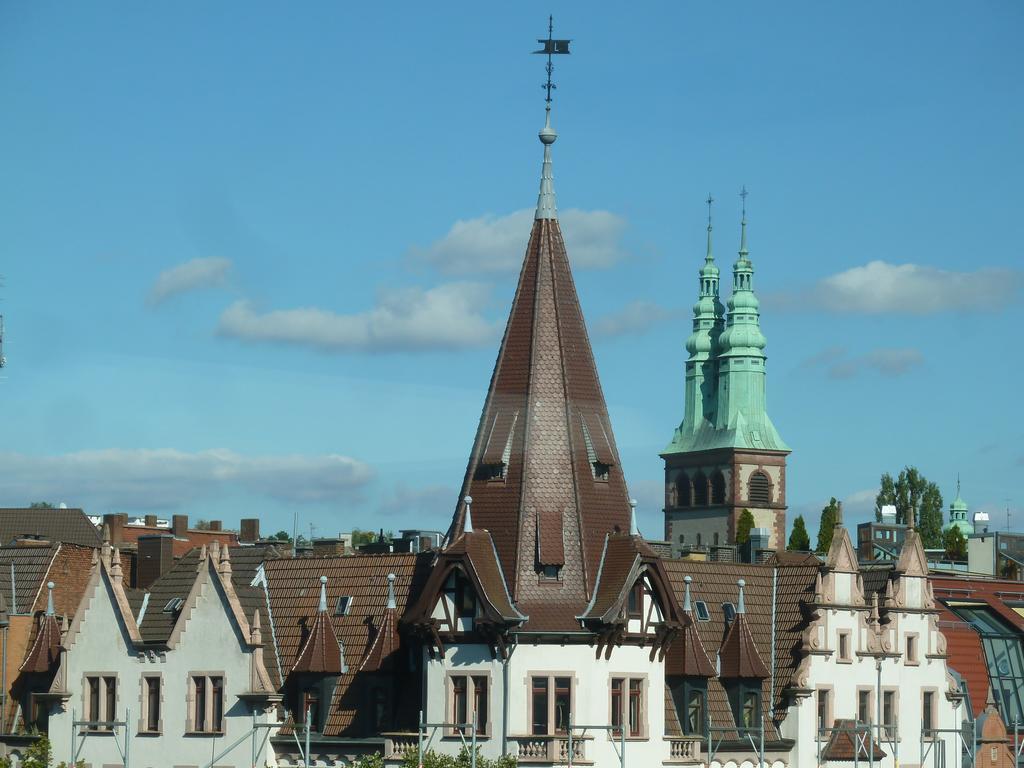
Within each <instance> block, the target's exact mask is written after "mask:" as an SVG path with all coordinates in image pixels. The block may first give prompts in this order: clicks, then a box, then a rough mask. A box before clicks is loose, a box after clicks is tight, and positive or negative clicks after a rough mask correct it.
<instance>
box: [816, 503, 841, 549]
mask: <svg viewBox="0 0 1024 768" xmlns="http://www.w3.org/2000/svg"><path fill="white" fill-rule="evenodd" d="M838 518H839V502H838V501H836V497H835V496H833V497H832V498H831V499H830V500H829V502H828V504H826V505H825V508H824V509H822V510H821V522H819V523H818V547H817V549H816V550H815V551H816V552H817V553H818V554H819V555H824V554H826V553H827V552H828V548H829V547H831V546H832V534H833V533H835V528H836V520H837V519H838Z"/></svg>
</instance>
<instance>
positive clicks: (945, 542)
mask: <svg viewBox="0 0 1024 768" xmlns="http://www.w3.org/2000/svg"><path fill="white" fill-rule="evenodd" d="M942 546H943V547H944V548H945V550H946V557H947V558H949V559H950V560H966V559H967V537H966V536H964V535H963V533H962V532H961V531H960V529H959V528H957V527H956V526H955V525H954V526H953V527H952V528H950V529H949V530H948V531H946V532H945V533H944V534H943V535H942Z"/></svg>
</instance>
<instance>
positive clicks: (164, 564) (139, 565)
mask: <svg viewBox="0 0 1024 768" xmlns="http://www.w3.org/2000/svg"><path fill="white" fill-rule="evenodd" d="M137 557H138V560H137V562H136V565H135V568H136V570H135V582H136V586H137V587H138V588H139V589H148V588H149V585H150V584H152V583H153V582H154V581H156V580H157V579H159V578H160V577H161V576H163V575H164V574H165V573H167V571H168V570H169V569H170V567H171V566H172V565H174V537H173V536H171V535H170V534H168V533H149V534H143V535H142V536H139V551H138V555H137Z"/></svg>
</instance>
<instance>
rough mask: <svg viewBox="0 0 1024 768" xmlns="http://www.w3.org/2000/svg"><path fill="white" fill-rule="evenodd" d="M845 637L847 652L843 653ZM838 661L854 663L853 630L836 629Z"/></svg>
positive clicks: (838, 662) (840, 662)
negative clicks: (844, 639)
mask: <svg viewBox="0 0 1024 768" xmlns="http://www.w3.org/2000/svg"><path fill="white" fill-rule="evenodd" d="M843 638H846V654H845V655H844V654H843V652H842V651H843ZM836 663H837V664H853V630H850V629H839V630H836Z"/></svg>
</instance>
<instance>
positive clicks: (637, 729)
mask: <svg viewBox="0 0 1024 768" xmlns="http://www.w3.org/2000/svg"><path fill="white" fill-rule="evenodd" d="M642 707H643V680H639V679H636V678H633V679H631V680H630V681H629V735H630V736H634V737H638V736H640V735H641V734H642V729H643V723H642V720H641V716H642Z"/></svg>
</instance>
